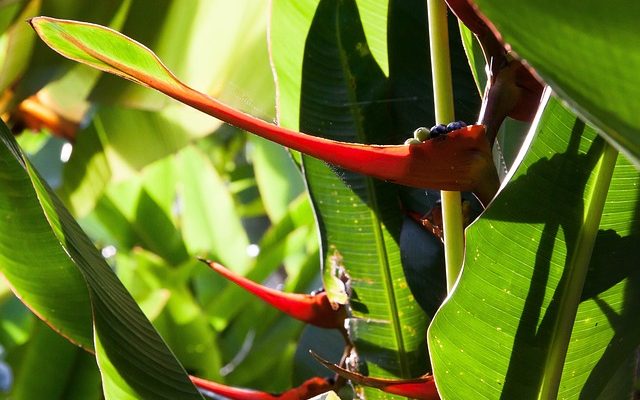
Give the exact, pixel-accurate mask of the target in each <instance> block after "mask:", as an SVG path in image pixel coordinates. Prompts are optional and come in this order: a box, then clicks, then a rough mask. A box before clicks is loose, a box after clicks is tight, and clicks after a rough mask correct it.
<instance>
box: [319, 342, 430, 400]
mask: <svg viewBox="0 0 640 400" xmlns="http://www.w3.org/2000/svg"><path fill="white" fill-rule="evenodd" d="M310 353H311V355H312V356H313V357H314V358H315V359H316V360H318V362H320V363H321V364H322V365H324V366H325V367H327V368H328V369H330V370H332V371H333V372H335V373H336V374H338V375H339V376H341V377H343V378H346V379H349V380H350V381H352V382H354V383H357V384H359V385H363V386H369V387H374V388H376V389H380V390H382V391H383V392H386V393H392V394H397V395H400V396H405V397H408V398H411V399H417V400H440V396H439V395H438V390H437V389H436V383H435V381H434V380H433V375H424V376H421V377H419V378H415V379H383V378H372V377H369V376H364V375H362V374H359V373H356V372H351V371H349V370H347V369H344V368H342V367H339V366H337V365H335V364H332V363H330V362H328V361H327V360H325V359H323V358H321V357H320V356H318V355H317V354H315V353H314V352H312V351H310Z"/></svg>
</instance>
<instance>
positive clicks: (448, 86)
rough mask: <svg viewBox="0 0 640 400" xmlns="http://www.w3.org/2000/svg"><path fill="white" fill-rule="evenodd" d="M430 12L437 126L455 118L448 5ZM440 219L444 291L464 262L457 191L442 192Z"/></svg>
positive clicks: (431, 3) (431, 6)
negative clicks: (443, 258) (442, 244)
mask: <svg viewBox="0 0 640 400" xmlns="http://www.w3.org/2000/svg"><path fill="white" fill-rule="evenodd" d="M427 5H428V10H429V41H430V46H431V72H432V75H433V94H434V103H435V111H436V123H438V124H447V123H448V122H451V121H453V120H454V119H455V115H454V109H453V85H452V83H451V58H450V56H449V33H448V30H447V6H446V4H445V3H444V1H443V0H427ZM441 197H442V218H443V231H444V248H445V262H446V265H447V291H449V292H450V291H451V289H452V288H453V285H454V284H455V282H456V279H458V275H459V274H460V269H461V268H462V261H463V259H464V236H463V223H462V206H461V203H462V201H461V197H460V192H450V191H442V192H441Z"/></svg>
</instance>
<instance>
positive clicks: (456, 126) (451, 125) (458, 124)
mask: <svg viewBox="0 0 640 400" xmlns="http://www.w3.org/2000/svg"><path fill="white" fill-rule="evenodd" d="M465 126H467V124H466V123H464V121H455V122H451V123H449V125H447V133H449V132H453V131H457V130H458V129H460V128H464V127H465Z"/></svg>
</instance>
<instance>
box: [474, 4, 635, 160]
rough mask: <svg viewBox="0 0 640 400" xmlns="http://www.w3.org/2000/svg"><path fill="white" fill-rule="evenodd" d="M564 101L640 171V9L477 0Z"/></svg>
mask: <svg viewBox="0 0 640 400" xmlns="http://www.w3.org/2000/svg"><path fill="white" fill-rule="evenodd" d="M476 4H477V5H478V7H479V9H480V11H481V12H482V13H484V14H485V15H486V16H487V17H488V18H489V19H490V20H491V22H492V23H493V24H494V25H495V26H496V28H497V29H498V31H499V32H500V35H501V37H502V40H504V41H505V42H506V43H507V44H508V45H509V46H510V47H511V48H512V49H513V50H514V51H515V52H516V53H517V54H518V56H519V57H522V58H523V59H524V60H525V61H526V62H527V63H528V64H530V65H531V66H532V67H533V68H535V69H536V72H537V73H538V74H539V75H540V76H541V77H542V78H543V79H544V80H545V82H546V83H547V84H549V85H551V87H552V88H553V90H554V91H555V92H556V93H558V95H559V96H560V97H561V98H562V99H563V100H564V101H566V102H567V103H569V105H570V106H571V107H572V108H573V109H574V110H575V111H576V112H577V113H578V114H579V115H581V116H583V117H584V118H585V119H586V120H588V121H589V122H591V123H592V124H594V125H595V126H596V127H597V128H598V129H599V130H600V131H601V132H602V133H604V135H605V136H606V137H607V138H609V139H610V140H611V141H612V142H613V143H614V144H615V145H616V147H617V148H618V149H620V150H621V151H623V152H624V153H625V154H627V155H628V156H629V158H630V159H631V160H632V161H633V162H634V163H636V165H640V134H639V133H638V123H637V118H638V117H637V110H638V109H640V75H639V74H638V73H637V72H638V70H640V46H638V36H639V35H640V26H639V25H638V17H640V3H638V2H631V3H630V2H628V1H624V0H617V1H613V2H611V1H607V2H601V1H590V2H584V1H580V0H571V1H561V2H557V1H554V0H543V1H527V0H512V1H508V2H504V1H495V0H477V1H476Z"/></svg>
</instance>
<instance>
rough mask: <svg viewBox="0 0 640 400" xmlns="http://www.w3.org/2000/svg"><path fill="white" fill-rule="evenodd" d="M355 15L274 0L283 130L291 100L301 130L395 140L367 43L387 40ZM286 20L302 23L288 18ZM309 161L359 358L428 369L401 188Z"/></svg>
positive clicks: (328, 270)
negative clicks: (347, 289) (409, 271)
mask: <svg viewBox="0 0 640 400" xmlns="http://www.w3.org/2000/svg"><path fill="white" fill-rule="evenodd" d="M357 6H358V7H360V10H362V9H364V10H367V11H364V12H363V14H364V13H367V12H369V11H370V10H369V9H367V7H369V6H372V7H373V6H374V5H373V4H368V2H358V4H357ZM314 8H315V4H308V7H307V8H305V9H304V10H305V11H306V12H308V11H309V10H312V9H314ZM358 11H359V9H358V8H356V4H355V2H352V1H347V2H341V3H332V2H327V1H320V2H319V3H318V4H317V8H315V15H314V14H305V15H302V14H301V13H300V11H299V10H298V9H295V10H294V9H293V8H292V7H291V4H290V3H288V2H275V3H274V14H273V27H274V30H273V32H272V46H273V56H274V61H275V65H276V71H277V73H278V77H282V79H278V82H279V84H280V85H279V90H280V94H281V95H280V101H281V102H280V104H279V111H280V120H281V121H286V122H285V123H286V124H287V125H286V126H291V127H294V128H295V127H296V121H298V118H297V114H298V109H297V107H295V106H293V104H295V103H297V102H300V107H301V108H300V117H299V121H300V122H299V123H300V128H301V130H303V131H307V132H312V133H314V134H317V135H321V136H324V137H328V138H331V139H335V140H341V141H358V142H362V143H372V142H375V143H389V140H391V129H390V125H389V123H390V116H389V114H388V113H387V112H386V111H384V108H383V107H384V106H383V105H382V104H383V103H379V100H381V99H383V97H382V96H383V90H384V87H385V85H386V77H385V76H384V73H383V72H382V70H381V69H380V68H379V67H378V65H377V63H376V61H375V59H374V58H373V56H372V54H371V53H369V51H368V48H367V47H366V46H367V40H385V39H384V38H377V39H372V34H373V33H372V32H371V31H369V32H367V30H366V26H365V28H364V30H363V28H362V27H361V25H360V19H359V13H358ZM369 16H370V14H369ZM285 18H287V19H288V18H293V19H292V20H293V21H296V23H295V24H293V23H292V24H287V23H284V20H285ZM279 21H282V22H279ZM307 32H308V33H307ZM365 33H367V35H366V38H365ZM382 33H384V32H382ZM285 36H286V37H294V38H296V39H295V41H294V43H295V46H296V48H298V46H301V45H304V61H303V56H302V52H300V53H298V55H297V57H299V58H298V59H297V61H292V59H293V57H294V55H293V54H291V53H288V54H287V52H286V46H288V45H285V43H284V42H279V41H278V40H277V38H279V37H285ZM305 36H306V38H307V39H306V43H304V41H303V38H304V37H305ZM357 49H360V50H359V52H358V50H357ZM357 54H359V56H358V55H357ZM294 65H298V66H299V65H302V75H300V76H297V75H296V67H294ZM296 85H302V92H301V94H299V93H296V89H295V87H296ZM297 87H300V86H297ZM298 90H299V89H298ZM298 99H299V100H298ZM376 103H378V104H376ZM303 160H304V161H303V166H304V172H305V176H306V179H307V183H308V186H309V189H310V192H311V197H312V201H313V203H314V207H315V209H316V213H317V216H318V219H319V222H320V227H321V234H322V246H323V255H324V261H325V266H324V269H325V274H332V273H335V271H332V269H334V268H339V267H342V266H344V268H345V269H346V271H347V273H348V274H349V275H350V277H351V279H352V285H351V287H352V289H353V290H354V293H355V294H354V297H352V299H351V308H352V310H353V313H354V318H352V319H351V320H350V322H349V324H350V330H351V334H352V338H353V339H354V340H355V344H356V348H358V354H359V355H360V356H361V357H362V359H363V360H366V362H367V365H368V370H369V373H371V374H380V376H398V375H406V376H408V375H419V374H421V373H423V372H424V361H425V359H424V358H423V357H422V355H421V354H420V352H421V351H424V350H423V348H422V344H423V343H422V339H421V336H422V335H421V334H420V333H419V332H420V331H422V329H424V327H425V326H426V318H425V316H424V314H423V313H422V311H421V310H420V308H419V307H418V306H417V304H416V303H415V300H414V299H413V297H412V295H411V293H410V292H409V290H408V288H407V287H406V284H405V286H403V285H402V283H401V282H402V281H403V280H404V278H403V274H402V265H401V263H400V255H399V247H398V236H399V229H400V226H399V224H400V221H401V219H400V218H401V216H400V214H399V209H398V208H397V197H396V196H397V192H396V191H395V189H394V188H393V187H392V186H390V185H388V184H385V183H382V182H379V181H375V180H372V179H370V178H366V177H364V176H362V175H357V174H353V173H350V172H347V171H344V170H336V169H335V168H333V167H330V166H328V165H326V164H325V163H323V162H321V161H318V160H316V159H313V158H311V157H306V156H304V157H303ZM327 283H328V282H327V279H326V278H325V286H326V285H327ZM328 290H329V291H330V295H332V293H331V289H328ZM333 296H334V299H335V300H338V301H340V300H339V299H338V298H336V297H335V293H333ZM361 305H362V307H361ZM400 310H402V312H400ZM399 314H401V315H402V316H400V315H399ZM383 338H386V339H383ZM382 341H384V343H383V342H382ZM394 353H395V355H394ZM421 364H422V365H421ZM367 394H368V398H376V397H374V396H379V395H380V392H376V391H375V390H367Z"/></svg>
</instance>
